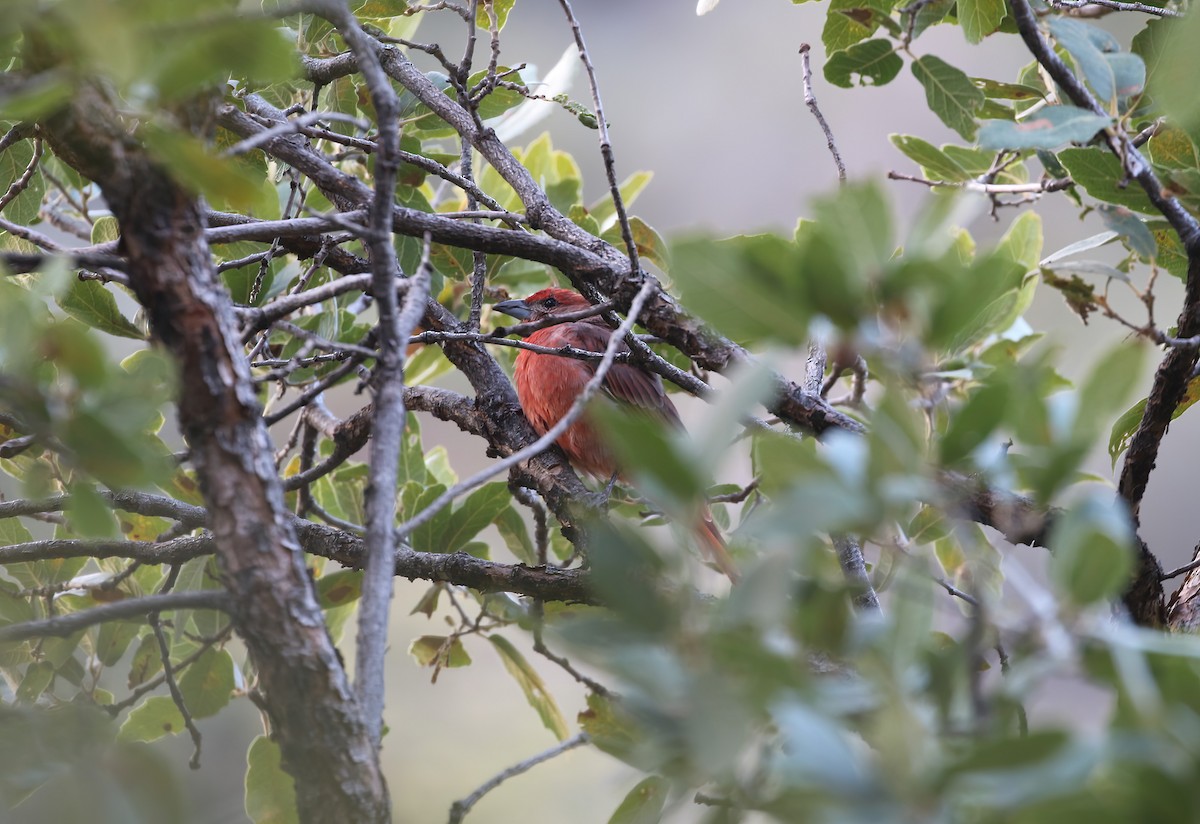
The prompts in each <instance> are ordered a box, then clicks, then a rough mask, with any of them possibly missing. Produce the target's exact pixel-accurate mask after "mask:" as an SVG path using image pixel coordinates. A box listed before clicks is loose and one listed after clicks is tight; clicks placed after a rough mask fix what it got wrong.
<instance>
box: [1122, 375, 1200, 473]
mask: <svg viewBox="0 0 1200 824" xmlns="http://www.w3.org/2000/svg"><path fill="white" fill-rule="evenodd" d="M1196 401H1200V378H1192V379H1191V380H1190V381H1188V385H1187V388H1186V389H1185V390H1184V393H1183V399H1182V400H1180V401H1179V405H1178V406H1176V407H1175V411H1174V412H1172V413H1171V420H1175V419H1176V418H1178V417H1179V416H1180V415H1182V414H1183V413H1184V412H1186V411H1187V410H1188V409H1190V408H1191V407H1192V406H1193V405H1194V404H1195V403H1196ZM1145 412H1146V399H1145V398H1142V399H1141V400H1140V401H1138V402H1137V403H1135V404H1134V405H1133V406H1131V407H1129V409H1127V410H1126V411H1125V413H1124V414H1123V415H1121V417H1119V418H1117V420H1116V422H1115V423H1114V424H1113V425H1112V431H1111V432H1110V433H1109V438H1108V455H1109V457H1110V458H1112V465H1113V466H1114V467H1115V466H1116V465H1117V459H1118V458H1119V457H1121V453H1122V452H1124V451H1125V450H1126V449H1128V448H1129V441H1130V439H1131V438H1132V437H1133V433H1134V432H1136V431H1137V428H1138V426H1139V425H1140V424H1141V422H1142V415H1144V414H1145Z"/></svg>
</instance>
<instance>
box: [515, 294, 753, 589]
mask: <svg viewBox="0 0 1200 824" xmlns="http://www.w3.org/2000/svg"><path fill="white" fill-rule="evenodd" d="M590 306H591V304H590V303H588V301H587V299H586V298H584V297H583V295H581V294H579V293H578V292H574V291H572V290H570V289H543V290H541V291H540V292H535V293H534V294H532V295H530V296H529V297H527V298H525V299H524V300H506V301H503V302H502V303H497V304H496V305H495V307H494V308H495V310H496V311H498V312H503V313H504V314H506V315H511V316H512V317H514V318H517V319H518V320H521V321H539V320H542V319H544V318H547V317H554V316H556V315H563V314H568V313H572V312H577V311H579V310H580V309H587V308H589V307H590ZM612 333H613V330H612V329H611V328H610V327H609V326H608V324H606V323H605V322H604V321H603V320H602V319H601V318H600V317H599V316H593V317H590V318H585V319H584V320H577V321H569V322H566V323H560V324H557V325H554V326H547V327H546V328H544V329H538V330H537V331H535V332H533V333H532V334H530V335H529V337H527V338H526V339H525V340H527V341H528V342H529V343H532V344H536V345H538V346H545V347H548V348H559V347H562V346H572V347H575V348H576V349H584V350H588V351H591V352H603V351H604V349H605V347H606V346H608V341H609V339H610V338H611V337H612ZM617 351H618V352H628V351H629V347H628V346H626V345H625V344H624V343H622V344H621V345H620V347H619V348H618V349H617ZM595 373H596V362H595V361H583V360H578V359H576V358H569V357H563V356H560V355H543V354H540V353H537V352H530V351H529V350H528V349H522V350H520V351H519V352H518V353H517V366H516V378H517V397H518V398H519V399H520V401H521V407H522V408H523V409H524V410H525V417H527V418H528V419H529V422H530V423H531V424H532V425H533V428H534V431H536V432H537V433H538V434H539V435H543V434H545V433H546V432H547V431H548V430H549V429H550V428H551V427H552V426H554V424H556V423H558V422H559V420H561V419H562V418H563V416H564V415H566V414H567V411H568V410H569V409H570V408H571V405H572V404H574V403H575V399H576V398H577V397H578V396H579V395H580V394H581V393H582V392H583V388H584V386H586V385H587V382H588V381H589V380H591V379H592V376H593V375H595ZM602 388H603V389H604V391H605V393H606V394H607V395H608V396H609V397H610V398H612V399H614V400H616V401H618V402H620V403H624V404H628V405H630V406H633V407H636V408H638V409H643V410H646V411H648V412H650V413H651V414H653V415H654V416H656V417H658V418H660V419H662V420H663V421H666V422H667V423H668V424H670V425H671V426H674V427H682V426H683V423H682V422H681V421H680V420H679V413H678V412H676V411H675V405H674V404H673V403H671V399H670V398H668V397H667V393H666V392H665V391H663V385H662V380H661V379H660V378H659V377H658V375H655V374H653V373H651V372H646V371H645V370H642V369H639V368H638V367H636V366H632V365H629V364H624V363H614V364H613V365H612V367H611V368H610V369H609V370H608V373H607V374H606V375H605V376H604V383H603V385H602ZM557 443H558V446H559V448H561V449H562V451H563V452H565V453H566V455H567V457H568V458H569V459H570V461H571V463H572V464H573V465H574V466H575V468H576V469H578V470H580V471H582V472H586V473H588V474H590V475H594V476H596V477H598V478H603V479H605V480H607V479H609V478H612V477H614V476H616V477H619V478H623V477H624V476H623V473H622V471H621V468H620V467H619V466H618V465H617V461H616V459H615V458H614V457H613V454H612V452H611V451H609V449H608V448H607V447H606V446H605V444H604V441H603V438H602V437H601V436H600V435H599V433H597V432H596V430H595V429H594V428H593V427H592V425H591V423H590V422H589V421H587V420H586V417H584V418H580V419H579V420H576V421H575V422H574V423H573V424H571V425H570V426H569V427H567V430H566V432H564V433H563V434H562V436H560V437H559V439H558V442H557ZM696 535H697V537H698V538H699V539H700V542H701V546H702V547H703V548H704V550H705V551H706V553H707V554H708V556H709V558H711V560H712V561H713V563H714V564H716V565H717V567H718V568H720V570H721V571H722V572H724V573H725V574H726V575H727V576H729V579H730V580H731V581H736V580H737V578H738V573H737V568H736V567H735V566H734V564H733V559H732V558H730V557H729V552H728V550H727V549H726V546H725V541H724V539H723V538H722V537H721V532H720V530H719V529H717V525H716V524H715V523H713V519H712V514H711V513H710V512H709V509H708V507H707V506H705V507H704V509H703V511H702V512H701V520H700V523H699V524H697V525H696Z"/></svg>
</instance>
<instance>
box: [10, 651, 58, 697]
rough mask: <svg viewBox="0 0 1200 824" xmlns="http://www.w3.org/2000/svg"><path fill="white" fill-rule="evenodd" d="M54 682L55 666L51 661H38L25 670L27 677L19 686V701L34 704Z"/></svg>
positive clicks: (17, 695)
mask: <svg viewBox="0 0 1200 824" xmlns="http://www.w3.org/2000/svg"><path fill="white" fill-rule="evenodd" d="M53 681H54V665H53V664H51V663H50V662H49V661H38V662H36V663H33V664H30V665H29V666H28V667H26V668H25V677H23V678H22V679H21V683H20V684H18V685H17V694H16V698H17V701H18V702H19V703H21V704H32V703H33V702H35V701H37V699H38V696H40V695H41V694H42V693H43V692H45V691H46V690H47V689H48V688H49V687H50V684H51V683H52V682H53Z"/></svg>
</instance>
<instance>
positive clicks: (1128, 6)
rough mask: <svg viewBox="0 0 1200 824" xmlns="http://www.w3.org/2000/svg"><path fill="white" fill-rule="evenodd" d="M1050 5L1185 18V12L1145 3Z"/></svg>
mask: <svg viewBox="0 0 1200 824" xmlns="http://www.w3.org/2000/svg"><path fill="white" fill-rule="evenodd" d="M1049 2H1050V5H1051V6H1053V7H1054V8H1059V9H1086V8H1087V7H1088V6H1099V7H1101V8H1106V9H1112V10H1113V11H1140V12H1142V13H1143V14H1154V15H1157V16H1159V17H1183V12H1181V11H1175V10H1174V9H1166V8H1161V7H1159V6H1147V5H1146V4H1145V3H1121V2H1118V0H1049Z"/></svg>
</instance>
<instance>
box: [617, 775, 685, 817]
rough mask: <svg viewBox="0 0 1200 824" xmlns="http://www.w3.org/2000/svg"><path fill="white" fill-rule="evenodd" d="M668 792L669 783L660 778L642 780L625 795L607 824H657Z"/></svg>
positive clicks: (656, 776)
mask: <svg viewBox="0 0 1200 824" xmlns="http://www.w3.org/2000/svg"><path fill="white" fill-rule="evenodd" d="M670 790H671V782H669V781H667V779H665V778H663V777H661V776H658V775H652V776H650V777H648V778H644V779H642V780H641V781H639V782H638V783H637V786H635V787H634V788H633V789H632V790H630V791H629V792H628V793H626V795H625V798H624V799H623V800H622V801H621V804H620V805H619V806H618V807H617V809H616V810H615V811H614V812H613V814H612V816H611V817H609V819H608V824H658V822H660V821H661V820H662V814H663V808H664V807H665V806H666V803H667V794H668V793H669V792H670Z"/></svg>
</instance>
